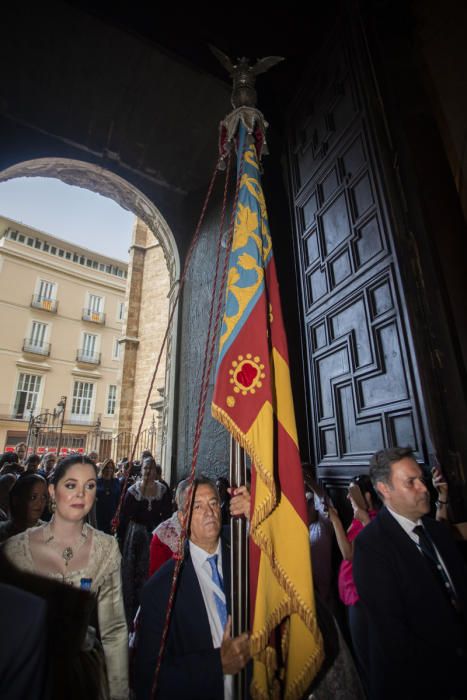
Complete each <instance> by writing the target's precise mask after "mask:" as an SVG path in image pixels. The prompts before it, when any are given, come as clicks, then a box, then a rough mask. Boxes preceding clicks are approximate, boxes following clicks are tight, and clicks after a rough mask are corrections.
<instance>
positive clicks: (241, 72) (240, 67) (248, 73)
mask: <svg viewBox="0 0 467 700" xmlns="http://www.w3.org/2000/svg"><path fill="white" fill-rule="evenodd" d="M209 48H210V49H211V51H212V53H213V54H214V56H215V57H216V58H217V60H218V61H219V62H220V63H221V64H222V65H223V66H224V68H225V69H226V71H227V72H228V73H229V75H230V77H231V78H232V81H233V87H232V97H231V102H232V107H233V108H234V109H237V108H238V107H256V100H257V94H256V90H255V83H256V76H257V75H259V74H260V73H266V71H268V70H269V69H270V68H272V67H273V66H275V65H276V64H277V63H280V62H281V61H283V60H284V58H283V57H282V56H266V57H265V58H259V59H258V60H257V61H256V63H255V64H254V65H250V60H249V59H248V58H245V56H243V57H242V58H239V59H237V63H232V61H231V59H230V58H229V57H228V56H227V55H226V54H225V53H223V52H222V51H220V50H219V49H217V48H216V47H215V46H211V45H210V47H209Z"/></svg>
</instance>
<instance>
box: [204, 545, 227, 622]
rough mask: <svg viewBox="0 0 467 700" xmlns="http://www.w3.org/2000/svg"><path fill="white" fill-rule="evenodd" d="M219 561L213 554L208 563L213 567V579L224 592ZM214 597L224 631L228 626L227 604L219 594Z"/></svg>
mask: <svg viewBox="0 0 467 700" xmlns="http://www.w3.org/2000/svg"><path fill="white" fill-rule="evenodd" d="M217 559H218V555H217V554H213V555H212V557H208V559H207V561H208V562H209V565H210V567H211V578H212V580H213V581H214V583H215V584H216V586H218V587H219V588H220V589H221V591H224V582H223V580H222V578H221V576H220V574H219V569H218V568H217ZM213 595H214V601H215V603H216V608H217V612H218V614H219V618H220V621H221V625H222V629H223V630H224V629H225V626H226V624H227V606H226V604H225V602H224V601H223V600H222V598H220V597H219V596H218V595H217V593H213Z"/></svg>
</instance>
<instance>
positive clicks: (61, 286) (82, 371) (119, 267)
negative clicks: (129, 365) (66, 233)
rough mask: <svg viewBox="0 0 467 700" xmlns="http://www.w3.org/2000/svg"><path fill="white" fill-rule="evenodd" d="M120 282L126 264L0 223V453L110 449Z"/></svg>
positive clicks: (118, 362) (121, 309) (115, 393)
mask: <svg viewBox="0 0 467 700" xmlns="http://www.w3.org/2000/svg"><path fill="white" fill-rule="evenodd" d="M127 274H128V271H127V264H126V263H125V262H122V261H120V260H116V259H113V258H110V257H106V256H104V255H101V254H100V253H95V252H93V251H90V250H87V249H85V248H82V247H80V246H77V245H74V244H71V243H69V242H66V241H63V240H61V239H59V238H56V237H55V236H52V235H50V234H47V233H44V232H42V231H38V230H36V229H34V228H31V227H29V226H25V225H23V224H21V223H19V222H17V221H14V220H11V219H7V218H5V217H0V318H1V321H2V327H3V330H4V333H3V336H2V341H1V343H0V376H1V380H2V381H1V383H0V449H3V450H10V449H13V448H14V446H15V445H16V444H17V443H18V442H21V441H28V440H29V447H30V449H35V450H36V451H38V452H42V451H45V450H56V449H57V448H58V449H60V451H61V452H66V451H69V450H79V451H84V450H86V449H87V450H90V449H93V448H94V447H98V442H100V440H101V439H102V437H103V436H107V437H108V439H109V441H110V439H111V437H112V435H113V434H114V432H115V430H116V428H117V423H118V401H119V393H120V390H119V386H118V376H119V368H120V365H121V345H120V342H119V341H120V339H121V335H122V325H123V323H124V318H125V287H126V279H127ZM32 419H33V429H32V430H29V431H28V427H29V425H30V421H31V420H32ZM59 433H61V436H60V438H59V435H58V434H59ZM93 436H95V440H94V441H93ZM93 443H94V444H93ZM101 452H105V449H101ZM101 456H102V455H101Z"/></svg>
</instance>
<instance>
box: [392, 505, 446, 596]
mask: <svg viewBox="0 0 467 700" xmlns="http://www.w3.org/2000/svg"><path fill="white" fill-rule="evenodd" d="M386 508H387V509H388V511H389V512H390V513H391V515H392V517H393V518H394V520H396V521H397V522H398V523H399V525H400V526H401V528H402V529H403V530H404V531H405V532H406V533H407V535H408V536H409V537H410V539H411V540H412V541H413V542H415V544H416V545H417V547H418V550H419V552H420V554H421V555H422V556H423V553H422V550H421V547H420V541H419V540H420V538H419V536H418V535H417V533H416V532H414V528H415V527H417V525H421V526H422V527H423V522H422V521H421V519H420V518H418V520H417V521H416V522H414V521H413V520H409V518H406V517H405V516H404V515H400V514H399V513H396V512H395V511H393V510H391V509H390V508H388V506H386ZM428 537H430V535H429V534H428ZM430 541H431V544H432V545H433V548H434V550H435V552H436V556H437V557H438V564H439V565H440V566H442V567H443V570H444V573H445V574H446V576H447V578H448V581H449V583H450V584H451V588H452V590H453V591H454V592H455V590H456V589H455V588H454V585H453V583H452V579H451V576H450V574H449V571H448V569H447V567H446V564H445V563H444V561H443V557H442V556H441V554H440V553H439V551H438V548H437V547H436V545H435V543H434V542H433V540H432V539H431V537H430Z"/></svg>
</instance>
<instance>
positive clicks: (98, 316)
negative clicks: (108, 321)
mask: <svg viewBox="0 0 467 700" xmlns="http://www.w3.org/2000/svg"><path fill="white" fill-rule="evenodd" d="M81 318H82V319H83V321H90V322H91V323H101V324H104V323H105V313H104V312H103V311H93V309H83V314H82V316H81Z"/></svg>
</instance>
